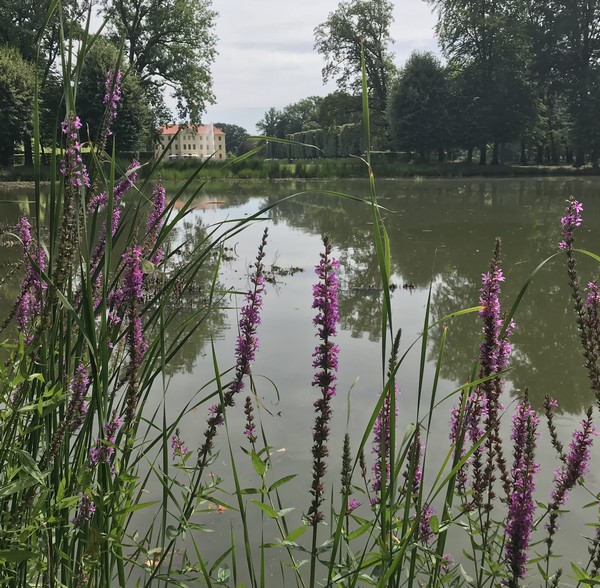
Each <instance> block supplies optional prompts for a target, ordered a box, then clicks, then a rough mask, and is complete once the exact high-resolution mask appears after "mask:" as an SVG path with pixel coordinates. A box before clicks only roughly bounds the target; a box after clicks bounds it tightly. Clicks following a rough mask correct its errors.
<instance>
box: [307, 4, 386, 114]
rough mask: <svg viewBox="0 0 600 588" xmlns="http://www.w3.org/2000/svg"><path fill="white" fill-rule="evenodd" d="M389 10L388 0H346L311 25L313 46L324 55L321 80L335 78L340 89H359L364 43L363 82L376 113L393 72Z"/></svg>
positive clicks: (383, 108) (381, 109)
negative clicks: (366, 86)
mask: <svg viewBox="0 0 600 588" xmlns="http://www.w3.org/2000/svg"><path fill="white" fill-rule="evenodd" d="M392 9H393V6H392V3H391V2H389V0H348V1H347V2H340V4H339V5H338V8H337V10H335V11H334V12H332V13H331V14H329V16H328V17H327V20H326V21H325V22H324V23H322V24H320V25H319V26H317V27H316V28H315V49H316V50H317V51H318V52H319V53H320V54H322V55H323V56H324V58H325V67H324V68H323V71H322V73H323V81H328V80H330V79H335V81H336V83H337V85H338V87H339V89H340V90H344V91H350V92H353V93H357V92H358V91H359V89H360V84H361V45H364V50H365V67H366V70H367V83H368V85H369V90H370V91H371V94H372V96H373V98H374V99H375V100H374V104H373V106H374V107H375V109H376V110H379V111H380V112H384V111H385V105H386V99H387V92H388V85H389V81H390V76H391V75H393V72H394V65H393V63H392V57H391V53H390V50H389V44H390V43H391V41H392V39H391V37H390V26H391V24H392V22H393V17H392Z"/></svg>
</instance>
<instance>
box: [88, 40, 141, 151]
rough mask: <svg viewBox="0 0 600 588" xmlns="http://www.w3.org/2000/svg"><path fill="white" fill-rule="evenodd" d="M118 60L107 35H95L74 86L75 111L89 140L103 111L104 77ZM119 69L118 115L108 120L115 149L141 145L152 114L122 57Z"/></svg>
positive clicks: (116, 51) (138, 83) (93, 136)
mask: <svg viewBox="0 0 600 588" xmlns="http://www.w3.org/2000/svg"><path fill="white" fill-rule="evenodd" d="M118 60H119V51H118V50H117V48H116V47H115V46H114V45H113V44H112V43H111V42H110V41H108V40H107V39H103V38H101V37H100V38H98V39H97V41H96V43H95V44H94V45H93V47H92V48H91V50H90V52H89V53H88V55H87V56H86V60H85V62H84V65H83V69H82V72H81V80H80V83H79V87H78V89H77V95H78V104H79V106H78V114H79V116H80V117H81V120H82V123H83V124H84V125H85V126H86V127H87V128H88V130H89V134H90V137H91V138H92V140H93V139H94V138H95V137H96V136H97V135H98V133H99V131H100V128H101V126H102V120H103V117H104V113H105V109H106V107H105V105H104V103H103V98H104V95H105V94H106V87H105V80H106V76H107V74H108V72H113V71H114V70H115V66H116V64H117V63H118ZM121 70H122V71H123V72H124V73H125V75H124V77H123V80H122V82H121V99H120V101H119V104H118V116H117V117H116V119H115V120H114V122H113V124H112V132H113V136H114V139H115V144H116V147H117V149H118V150H120V151H121V150H125V151H132V150H137V149H143V148H145V146H146V145H147V144H148V143H149V142H150V140H151V129H152V127H153V121H152V114H151V112H150V109H149V108H148V104H147V101H146V98H145V95H144V91H143V89H142V87H141V85H140V81H139V79H138V76H137V74H136V72H135V71H134V70H133V69H131V70H129V71H127V70H128V65H127V63H126V61H125V60H124V59H122V63H121Z"/></svg>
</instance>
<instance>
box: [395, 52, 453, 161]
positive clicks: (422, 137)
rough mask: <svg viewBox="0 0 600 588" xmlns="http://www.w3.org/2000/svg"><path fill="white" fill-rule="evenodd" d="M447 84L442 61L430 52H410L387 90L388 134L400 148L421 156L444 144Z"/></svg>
mask: <svg viewBox="0 0 600 588" xmlns="http://www.w3.org/2000/svg"><path fill="white" fill-rule="evenodd" d="M449 97H450V92H449V87H448V80H447V78H446V73H445V71H444V68H443V67H442V64H441V63H440V62H439V60H438V59H437V58H436V57H435V56H434V55H433V54H432V53H418V52H414V53H412V55H411V56H410V57H409V58H408V61H407V62H406V64H405V66H404V67H403V68H402V71H401V72H400V75H399V77H398V79H397V80H396V82H395V84H394V86H393V87H392V90H391V92H390V98H389V101H388V116H389V120H390V134H391V136H392V139H393V141H394V143H395V144H396V146H397V147H398V148H400V149H407V150H415V151H417V153H419V155H420V157H421V158H422V159H426V158H428V156H429V152H430V151H431V150H433V149H437V150H438V151H440V152H442V149H443V148H444V147H445V146H447V145H448V142H449V139H450V137H449V136H448V122H449V121H448V104H449Z"/></svg>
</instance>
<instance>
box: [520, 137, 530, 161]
mask: <svg viewBox="0 0 600 588" xmlns="http://www.w3.org/2000/svg"><path fill="white" fill-rule="evenodd" d="M528 164H529V161H527V148H526V147H525V141H524V140H523V139H521V165H528Z"/></svg>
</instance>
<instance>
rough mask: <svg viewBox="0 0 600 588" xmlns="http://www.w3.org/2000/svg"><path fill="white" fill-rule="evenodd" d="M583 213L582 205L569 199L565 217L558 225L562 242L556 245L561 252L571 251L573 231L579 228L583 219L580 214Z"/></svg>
mask: <svg viewBox="0 0 600 588" xmlns="http://www.w3.org/2000/svg"><path fill="white" fill-rule="evenodd" d="M582 212H583V204H581V202H578V201H577V200H575V199H574V198H572V197H571V198H570V199H569V200H568V201H567V208H566V210H565V216H563V217H562V218H561V219H560V224H561V225H562V228H563V232H562V237H563V238H562V241H561V242H560V243H559V244H558V246H559V247H560V248H561V249H562V250H563V251H565V250H567V249H569V250H570V249H572V248H573V241H574V236H573V232H574V230H575V229H576V228H577V227H579V226H581V223H582V222H583V219H582V218H581V213H582Z"/></svg>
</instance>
